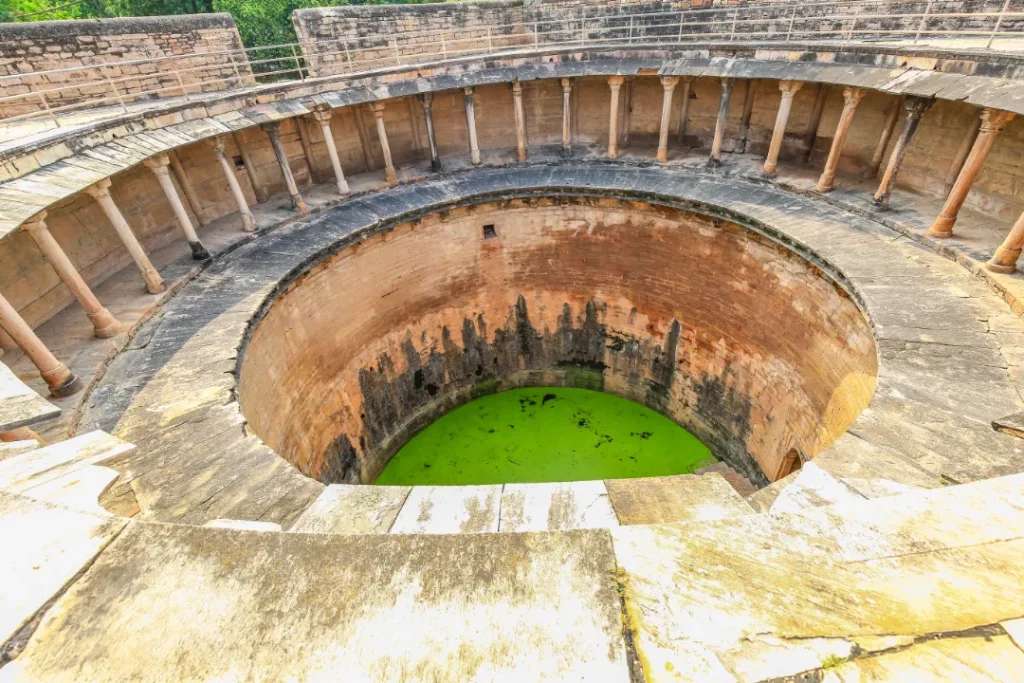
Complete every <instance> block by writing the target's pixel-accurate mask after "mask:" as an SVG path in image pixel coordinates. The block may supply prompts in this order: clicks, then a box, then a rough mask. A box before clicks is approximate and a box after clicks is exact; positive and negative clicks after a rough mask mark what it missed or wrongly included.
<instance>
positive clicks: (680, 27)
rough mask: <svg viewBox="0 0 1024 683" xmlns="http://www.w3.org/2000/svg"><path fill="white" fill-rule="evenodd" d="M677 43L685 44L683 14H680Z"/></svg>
mask: <svg viewBox="0 0 1024 683" xmlns="http://www.w3.org/2000/svg"><path fill="white" fill-rule="evenodd" d="M676 42H677V43H681V42H683V13H682V12H680V13H679V35H678V37H676Z"/></svg>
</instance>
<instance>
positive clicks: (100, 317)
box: [0, 75, 1024, 395]
mask: <svg viewBox="0 0 1024 683" xmlns="http://www.w3.org/2000/svg"><path fill="white" fill-rule="evenodd" d="M735 80H736V79H733V78H722V79H721V81H720V82H721V87H720V91H719V92H720V95H719V102H718V113H717V117H716V120H715V127H714V134H713V137H712V141H711V146H710V152H709V155H708V164H709V165H712V166H714V165H718V164H720V163H721V155H722V147H723V142H724V140H725V138H726V128H727V119H728V113H729V108H730V102H731V98H732V94H733V90H734V84H735ZM660 82H661V86H662V107H661V116H660V122H659V130H658V147H657V152H656V159H657V161H658V162H660V163H667V162H668V160H669V146H670V138H671V131H670V126H671V120H672V114H673V111H674V97H675V93H676V91H677V89H680V90H681V95H682V102H681V105H680V109H679V118H678V124H677V129H676V138H677V139H678V140H679V142H680V143H682V142H683V139H684V136H685V134H686V128H687V117H688V113H689V105H690V99H691V87H692V83H693V78H692V77H688V76H682V77H678V76H663V77H660ZM607 83H608V88H609V113H608V145H607V157H608V158H609V159H616V158H617V157H618V156H619V154H620V151H621V144H623V143H625V141H627V140H628V135H629V122H628V111H629V98H630V97H631V92H632V88H631V87H630V88H627V89H626V94H625V98H626V99H625V105H626V106H625V107H623V95H622V90H623V88H622V86H623V84H624V83H626V78H625V77H624V76H621V75H615V76H610V77H608V79H607ZM559 84H560V87H561V95H562V98H561V105H562V112H561V113H562V116H561V151H562V153H563V154H566V155H568V154H570V153H571V149H572V139H573V130H572V127H573V116H572V91H573V87H574V79H571V78H561V79H560V81H559ZM680 84H681V85H682V87H681V88H679V86H680ZM778 86H779V101H778V108H777V110H776V116H775V123H774V126H773V129H772V134H771V138H770V142H769V144H768V149H767V154H766V156H765V160H764V163H763V166H762V171H763V173H764V175H765V176H766V177H772V176H774V175H776V173H777V170H778V165H779V157H780V153H781V151H782V147H783V143H784V140H785V137H786V132H787V127H788V125H789V117H790V112H791V110H792V106H793V100H794V97H795V96H796V94H797V92H799V91H800V90H801V88H802V87H804V86H805V84H804V83H802V82H800V81H794V80H781V81H779V82H778ZM744 93H745V99H744V107H743V117H742V120H741V131H740V133H741V140H742V142H741V145H740V146H741V147H742V148H744V149H745V147H746V144H745V143H746V137H747V129H748V128H749V122H750V114H751V112H752V109H753V90H752V87H751V84H750V82H749V81H748V82H747V87H746V89H745V91H744ZM865 93H866V91H865V90H864V89H862V88H856V87H845V88H843V91H842V94H843V109H842V112H841V114H840V116H839V119H838V122H837V124H836V128H835V130H834V131H833V132H832V138H831V139H832V142H831V146H830V148H829V150H828V155H827V157H826V160H825V163H824V166H823V168H822V171H821V174H820V176H819V178H818V180H817V183H816V189H817V190H818V191H819V192H823V193H824V192H829V191H831V190H832V189H833V187H834V186H835V180H836V174H837V171H838V167H839V161H840V158H841V156H842V153H843V149H844V147H845V145H846V140H847V137H848V135H849V132H850V129H851V126H852V124H853V121H854V118H855V116H856V112H857V108H858V105H859V104H860V102H861V100H862V99H863V97H864V95H865ZM511 95H512V97H511V107H512V113H513V119H514V126H515V149H516V159H517V160H518V161H520V162H525V161H527V159H528V154H529V146H528V140H527V134H526V130H527V126H526V114H525V109H524V103H523V99H524V98H523V87H522V84H521V83H519V82H518V81H515V82H513V83H512V84H511ZM825 97H826V86H825V85H824V84H818V85H817V91H816V95H815V100H814V104H813V106H812V109H811V115H810V118H809V121H808V127H807V129H806V131H805V132H804V133H803V134H802V135H801V136H800V137H801V138H802V143H803V147H804V160H805V161H807V160H809V159H810V155H811V149H812V148H813V144H814V141H815V140H816V139H817V138H818V137H819V130H818V129H819V126H820V121H821V115H822V111H823V109H824V102H825ZM417 99H418V101H419V103H420V110H421V113H422V117H423V124H424V128H425V131H426V137H427V145H426V148H427V150H428V151H429V156H430V167H431V169H432V170H433V171H440V170H441V169H442V163H441V159H440V155H439V152H438V144H437V139H436V132H435V130H436V129H435V125H434V120H433V108H432V103H433V95H432V94H431V93H429V92H428V93H423V94H421V95H419V96H418V98H417ZM931 102H932V101H931V100H930V99H927V98H921V97H905V98H902V99H899V100H897V101H896V102H894V105H893V107H892V109H891V110H890V112H889V115H888V117H887V120H886V123H885V126H884V127H883V130H882V131H881V133H880V136H879V140H878V144H877V146H876V148H875V151H874V154H873V155H872V159H871V163H870V164H869V168H868V169H867V171H866V173H865V175H866V176H867V177H875V176H877V175H878V173H879V171H881V170H882V164H883V161H884V163H885V167H884V171H882V173H881V178H880V181H879V185H878V189H877V190H876V191H875V193H874V202H875V204H876V205H877V206H878V207H880V208H885V207H887V206H888V204H889V202H890V197H891V193H892V189H893V187H894V184H895V182H896V178H897V176H898V174H899V171H900V167H901V165H902V164H903V161H904V159H905V157H906V153H907V149H908V147H909V145H910V142H911V140H912V138H913V136H914V134H915V132H916V131H917V129H918V127H919V124H920V121H921V118H922V116H923V115H924V113H925V112H926V111H927V110H928V107H929V106H930V105H931ZM463 105H464V112H465V122H466V140H467V143H468V152H469V158H470V161H471V163H472V164H474V165H479V164H480V163H481V155H480V145H479V140H478V136H477V115H476V93H475V89H474V88H473V87H466V88H464V89H463ZM368 108H369V111H370V112H371V113H372V115H373V119H374V126H375V128H376V132H377V139H378V143H379V145H380V152H381V156H382V158H383V162H384V174H385V179H386V181H387V183H388V184H389V185H393V184H395V183H397V182H398V171H397V169H396V167H395V164H394V160H393V158H392V153H391V147H390V145H389V142H388V132H387V127H386V125H385V120H384V114H385V111H386V102H382V101H379V102H373V103H371V104H369V105H368ZM623 109H625V113H624V115H623ZM332 117H333V110H332V108H331V107H330V106H328V105H327V104H326V103H324V102H317V103H316V104H315V106H314V107H313V110H312V111H311V113H310V114H309V115H308V119H302V117H297V118H296V124H297V125H298V132H299V136H300V142H301V143H302V148H303V153H304V155H305V156H306V161H307V164H308V166H309V168H310V173H311V175H317V176H318V175H319V174H318V173H317V172H316V171H314V168H315V164H314V163H313V159H312V152H311V143H310V141H309V137H308V135H309V133H308V130H307V129H306V127H305V125H306V124H307V123H309V125H315V127H319V129H320V133H321V136H322V138H323V142H324V146H325V148H326V151H327V156H328V158H329V160H330V165H331V169H332V171H333V175H334V178H333V180H334V185H335V187H336V189H337V192H338V194H339V195H346V194H348V193H349V192H350V188H349V184H348V181H347V179H346V177H345V173H344V170H343V168H342V164H341V160H340V156H339V154H338V149H337V144H336V141H335V138H334V134H333V132H332V128H331V120H332ZM1013 118H1014V115H1013V114H1012V113H1010V112H1005V111H1000V110H995V109H988V108H986V109H983V110H982V111H981V113H980V115H979V117H978V120H977V123H976V125H974V126H972V128H971V130H969V131H968V132H967V135H966V136H965V138H964V139H963V140H962V141H961V144H960V146H959V149H958V151H957V153H956V155H955V159H954V163H953V165H952V167H951V168H950V170H949V173H948V175H947V177H946V189H947V193H946V194H947V196H946V199H945V203H944V205H943V207H942V210H941V211H940V213H939V215H938V216H937V217H936V219H935V221H934V222H933V224H932V225H931V228H930V229H929V231H928V234H929V235H931V236H932V237H936V238H948V237H951V236H953V234H954V232H953V228H954V226H955V224H956V220H957V216H958V214H959V211H960V209H961V208H962V206H963V204H964V201H965V200H966V198H967V194H968V193H969V191H970V189H971V187H972V185H973V183H974V181H975V179H976V178H977V176H978V174H979V172H980V170H981V168H982V165H983V164H984V162H985V159H986V157H987V155H988V153H989V151H990V150H991V148H992V145H993V144H994V142H995V139H996V137H997V136H998V134H999V133H1000V132H1001V131H1002V130H1003V128H1004V127H1005V126H1006V125H1007V124H1008V123H1009V122H1010V121H1011V120H1012V119H1013ZM300 119H301V120H300ZM622 119H625V122H623V120H622ZM900 121H902V125H900ZM897 127H898V128H899V133H898V137H897V138H896V142H895V144H894V145H893V146H892V149H891V151H890V152H889V156H888V159H885V152H886V150H887V149H888V148H889V142H890V140H891V137H892V135H893V134H894V133H895V132H896V129H897ZM261 128H262V130H263V132H264V133H265V134H266V136H267V139H268V141H269V144H270V147H271V149H272V150H273V153H274V157H275V159H276V161H277V165H278V167H279V170H280V173H281V177H282V179H283V181H284V185H285V187H286V189H287V191H288V194H289V197H290V198H291V203H292V207H293V208H294V210H295V211H296V213H297V214H298V215H300V216H305V215H307V214H308V213H309V207H308V204H307V203H306V201H305V199H304V197H303V196H302V193H301V190H300V188H299V185H298V183H297V181H296V178H295V175H294V173H293V171H292V169H291V165H290V162H289V159H288V155H287V152H286V150H285V147H284V144H283V142H282V140H281V134H280V122H271V123H266V124H262V126H261ZM234 141H235V145H236V147H237V148H238V150H239V154H240V156H241V159H242V163H243V165H244V166H245V167H246V168H247V169H248V170H249V171H250V178H252V175H251V171H252V168H253V162H252V159H251V158H250V155H249V153H248V151H247V150H246V148H245V146H244V145H243V144H242V143H241V140H240V139H239V138H238V137H237V136H235V137H234ZM226 142H227V138H226V136H225V135H220V136H217V137H215V138H213V139H212V140H210V141H209V144H210V147H211V149H212V151H213V153H214V156H215V158H216V160H217V165H218V166H219V167H220V169H221V172H222V174H223V176H224V179H225V181H226V183H227V186H228V189H229V191H230V194H231V195H232V197H233V199H234V203H235V204H236V206H237V209H238V215H239V220H240V221H241V225H242V229H243V230H245V231H248V232H252V231H255V229H256V221H255V218H254V216H253V213H252V209H251V207H250V206H249V203H248V200H247V198H246V196H245V193H244V192H243V190H242V187H241V185H240V184H239V181H238V177H237V175H236V171H235V164H234V162H233V160H231V159H229V158H228V156H227V154H226V151H225V150H226ZM144 164H145V166H146V167H147V168H148V169H149V170H150V171H151V172H152V173H153V174H154V176H155V178H156V180H157V183H158V184H159V186H160V188H161V191H162V194H163V195H164V197H165V199H166V200H167V202H168V204H169V205H170V207H171V210H172V213H173V214H174V217H175V221H176V222H177V224H178V226H179V227H180V228H181V230H182V232H183V234H184V236H185V240H186V242H187V243H188V245H189V248H190V249H191V252H192V256H193V258H194V259H196V260H205V259H209V258H210V254H209V252H208V251H207V249H206V248H205V247H204V246H203V244H202V242H201V241H200V238H199V236H198V234H197V231H196V229H195V225H194V224H193V221H192V217H191V215H190V212H189V210H190V209H191V214H192V215H194V216H195V218H196V221H197V222H199V223H200V225H205V221H204V218H203V207H202V204H201V202H200V201H199V199H198V195H197V193H196V192H195V190H194V188H193V187H192V185H191V183H190V181H189V179H188V176H187V174H186V173H185V171H184V168H183V167H182V165H181V162H180V160H179V159H178V157H177V155H176V154H175V153H174V152H171V153H165V154H159V155H157V156H155V157H153V158H151V159H148V160H146V161H145V162H144ZM318 179H320V180H323V178H318ZM110 188H111V181H110V179H109V178H108V179H104V180H101V181H99V182H98V183H96V184H95V185H93V186H91V187H89V188H87V189H86V190H85V192H86V193H87V194H88V195H89V196H91V197H92V198H93V199H94V200H95V201H96V203H97V204H98V205H99V207H100V208H101V209H102V211H103V213H104V215H105V216H106V218H107V220H108V222H109V223H110V225H111V227H112V228H113V229H114V231H115V232H116V233H117V235H118V236H119V237H120V239H121V241H122V243H123V244H124V247H125V249H126V250H127V251H128V253H129V255H130V256H131V258H132V260H133V262H134V263H135V266H136V267H137V268H138V270H139V272H140V275H141V277H142V280H143V282H144V283H145V286H146V290H147V291H149V292H150V293H153V294H156V293H159V292H162V291H163V290H164V283H163V280H162V278H161V277H160V274H159V272H158V271H157V269H156V268H155V267H154V266H153V264H152V263H151V262H150V260H149V257H148V256H147V254H146V252H145V250H144V249H143V248H142V245H141V244H140V243H139V241H138V239H137V238H136V236H135V234H134V232H133V231H132V228H131V227H130V226H129V224H128V221H127V220H125V218H124V215H123V214H122V213H121V211H120V209H119V208H118V205H117V203H116V202H115V200H114V198H113V196H112V195H111V193H110ZM179 188H180V190H179ZM253 191H254V194H255V196H256V198H257V200H258V201H265V200H266V199H267V197H268V193H267V191H266V190H265V189H263V188H260V187H258V186H257V185H256V183H253ZM22 229H24V230H25V231H26V232H27V233H28V234H29V236H30V237H31V238H32V240H33V241H34V242H35V244H36V245H37V246H38V248H39V251H40V252H41V253H42V255H43V256H44V257H45V259H46V260H47V261H48V262H49V263H50V265H51V266H52V267H53V269H54V271H55V272H56V273H57V275H58V277H59V278H60V280H61V281H62V282H63V283H64V285H65V286H66V287H67V288H68V290H70V292H71V293H72V295H73V296H74V298H75V299H76V300H77V301H78V302H79V304H80V305H81V307H82V308H83V310H84V311H85V313H86V316H87V317H88V318H89V320H90V322H91V323H92V325H93V330H94V334H95V336H97V337H100V338H106V337H111V336H114V335H116V334H118V333H119V332H121V331H122V329H123V327H124V326H123V325H122V324H121V323H120V322H119V321H118V320H117V319H116V318H115V317H114V315H112V314H111V313H110V311H109V310H108V309H107V308H105V307H104V306H103V305H102V304H101V303H100V301H99V299H98V298H97V297H96V295H95V294H94V293H93V292H92V290H91V289H90V288H89V286H88V284H87V283H86V281H85V279H84V278H83V277H82V276H81V275H80V274H79V273H78V271H77V270H76V268H75V266H74V264H73V263H72V261H71V260H70V258H68V256H67V254H66V253H65V252H64V251H63V250H62V248H61V247H60V245H59V244H58V243H57V241H56V240H55V239H54V238H53V236H52V234H50V231H49V229H48V227H47V225H46V212H45V211H44V212H41V213H39V214H37V215H36V216H34V217H32V218H31V219H30V220H28V221H26V222H25V223H24V224H23V225H22ZM1022 249H1024V214H1022V216H1021V217H1020V218H1019V219H1018V220H1017V222H1016V224H1015V225H1014V226H1013V228H1012V229H1011V230H1010V232H1009V234H1008V236H1007V237H1006V239H1005V240H1004V242H1003V244H1002V245H1001V246H1000V247H999V248H998V250H997V251H996V252H995V254H994V255H993V256H992V258H991V260H990V261H989V262H988V264H987V266H988V268H989V269H990V270H992V271H995V272H1000V273H1009V272H1013V271H1014V270H1015V268H1016V263H1017V260H1018V258H1019V257H1020V254H1021V251H1022ZM0 327H2V328H3V329H4V330H6V331H7V333H8V334H9V335H10V336H11V337H12V338H13V339H14V340H15V342H16V343H17V344H18V345H19V347H21V348H22V349H23V350H24V351H25V353H26V355H27V356H28V357H29V358H31V359H32V361H33V362H34V363H35V365H36V366H37V368H38V369H39V372H40V374H41V375H42V376H43V378H44V379H45V380H46V382H47V384H48V385H49V386H50V388H51V391H52V392H53V393H54V394H55V395H62V394H66V393H68V392H69V391H73V390H74V389H75V388H76V387H77V383H76V382H75V379H74V376H73V375H72V374H71V373H70V371H69V370H68V369H67V368H66V367H65V366H64V365H63V364H61V363H60V362H59V361H58V360H57V359H56V358H55V357H54V356H53V354H52V353H50V351H49V350H48V349H46V347H45V346H44V345H43V343H42V342H41V341H40V340H39V338H38V337H37V336H36V335H35V334H34V333H33V332H32V330H31V328H30V327H29V325H28V324H27V323H26V322H25V321H24V320H23V319H22V318H21V316H20V315H19V314H18V313H17V311H16V310H15V309H14V307H13V306H11V305H10V304H9V303H8V302H7V300H6V299H4V298H3V297H2V296H0Z"/></svg>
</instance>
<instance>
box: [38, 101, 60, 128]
mask: <svg viewBox="0 0 1024 683" xmlns="http://www.w3.org/2000/svg"><path fill="white" fill-rule="evenodd" d="M36 94H37V95H39V102H40V103H41V104H42V105H43V109H45V110H46V113H47V114H49V115H50V118H51V119H53V125H55V126H57V127H58V128H60V120H59V119H58V118H57V115H56V114H54V113H53V112H52V111H50V105H49V104H48V103H47V102H46V93H42V92H37V93H36Z"/></svg>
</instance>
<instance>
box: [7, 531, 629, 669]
mask: <svg viewBox="0 0 1024 683" xmlns="http://www.w3.org/2000/svg"><path fill="white" fill-rule="evenodd" d="M614 568H615V561H614V558H613V555H612V549H611V543H610V539H609V537H608V534H607V532H604V531H574V532H562V533H558V534H481V535H474V536H425V535H417V536H393V535H384V536H359V537H354V536H328V535H316V534H288V533H280V534H275V533H255V532H244V531H232V530H226V529H210V528H201V527H186V526H179V525H169V524H152V523H138V522H136V523H133V524H132V525H131V526H130V527H129V528H128V529H126V530H125V531H124V532H123V533H122V534H121V536H120V538H119V539H118V540H117V541H116V542H115V543H113V544H111V545H110V546H109V547H108V548H107V550H106V551H105V552H104V553H102V554H101V555H100V557H99V558H98V559H97V561H96V562H95V563H94V564H93V565H92V566H91V567H90V568H89V570H88V571H87V572H86V573H85V574H84V575H83V576H82V577H81V578H80V579H79V580H78V581H77V582H76V583H75V584H74V585H73V586H72V587H71V588H70V589H69V590H68V591H67V592H66V593H65V594H64V595H63V596H62V597H61V598H60V599H58V600H57V601H56V603H55V604H54V605H53V607H51V608H50V609H49V611H48V612H47V614H46V616H45V617H44V618H43V620H42V621H41V623H40V624H39V627H38V629H37V630H36V632H35V634H34V635H33V637H32V639H31V640H30V641H29V642H28V644H27V646H26V648H25V650H24V652H23V653H22V654H21V655H20V656H19V657H18V658H17V659H16V660H15V661H14V662H13V663H11V664H9V665H8V666H7V667H5V668H3V669H0V680H3V681H47V683H60V682H63V681H74V682H76V683H77V682H79V681H93V682H96V683H100V682H102V681H127V680H131V681H184V680H223V681H227V680H231V681H238V680H260V681H272V680H273V681H286V680H296V681H297V680H349V681H496V680H503V681H569V680H573V681H576V680H587V681H602V682H603V681H628V680H629V674H628V669H627V664H626V658H625V647H624V644H623V636H622V623H621V611H620V602H619V596H618V593H617V590H616V584H615V581H614Z"/></svg>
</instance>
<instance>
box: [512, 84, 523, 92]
mask: <svg viewBox="0 0 1024 683" xmlns="http://www.w3.org/2000/svg"><path fill="white" fill-rule="evenodd" d="M512 94H513V95H516V96H519V95H522V94H523V84H522V83H520V82H519V81H512Z"/></svg>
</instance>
